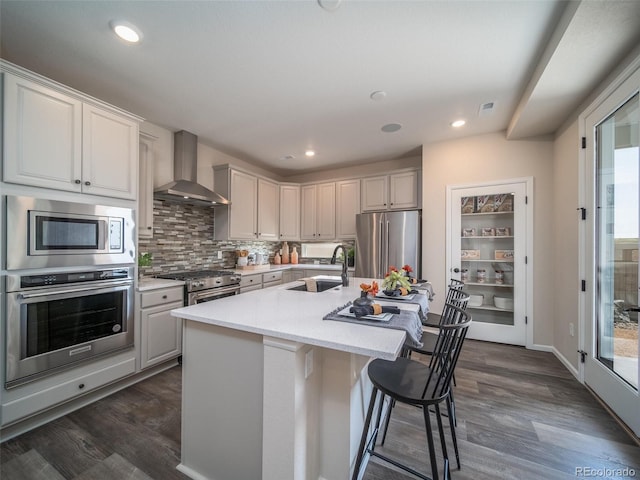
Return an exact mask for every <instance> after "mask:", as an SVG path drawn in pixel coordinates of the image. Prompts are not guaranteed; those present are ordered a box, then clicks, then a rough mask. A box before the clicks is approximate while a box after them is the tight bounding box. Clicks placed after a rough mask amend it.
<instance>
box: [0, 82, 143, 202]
mask: <svg viewBox="0 0 640 480" xmlns="http://www.w3.org/2000/svg"><path fill="white" fill-rule="evenodd" d="M57 87H58V86H57V84H53V83H52V84H51V86H49V85H47V84H46V81H45V80H44V79H40V80H38V81H32V80H29V79H27V78H23V77H22V76H17V75H13V74H11V73H9V72H4V122H3V123H4V167H3V180H4V181H5V182H8V183H16V184H20V185H32V186H36V187H43V188H52V189H56V190H66V191H70V192H82V193H90V194H94V195H104V196H109V197H117V198H124V199H129V200H135V198H136V194H137V183H138V176H137V171H138V119H137V118H135V117H133V116H128V115H126V114H125V113H124V112H121V111H119V110H116V109H111V108H109V106H107V105H106V104H105V105H104V106H98V105H97V104H96V103H95V102H84V101H83V100H82V98H80V97H79V96H76V95H71V94H68V93H67V92H65V91H64V90H63V87H62V86H60V87H59V88H57Z"/></svg>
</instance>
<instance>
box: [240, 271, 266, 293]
mask: <svg viewBox="0 0 640 480" xmlns="http://www.w3.org/2000/svg"><path fill="white" fill-rule="evenodd" d="M261 288H262V274H261V273H254V274H253V275H242V277H241V278H240V293H247V292H250V291H251V290H260V289H261Z"/></svg>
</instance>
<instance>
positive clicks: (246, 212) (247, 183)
mask: <svg viewBox="0 0 640 480" xmlns="http://www.w3.org/2000/svg"><path fill="white" fill-rule="evenodd" d="M228 198H229V200H230V201H231V205H230V206H228V207H223V208H227V209H228V210H229V212H230V217H229V237H230V238H235V239H242V240H254V239H255V238H256V237H257V236H258V231H257V222H258V208H257V207H258V179H257V178H256V177H254V176H253V175H248V174H246V173H244V172H239V171H237V170H232V171H231V192H230V195H229V197H228ZM214 225H215V224H214ZM214 228H215V226H214Z"/></svg>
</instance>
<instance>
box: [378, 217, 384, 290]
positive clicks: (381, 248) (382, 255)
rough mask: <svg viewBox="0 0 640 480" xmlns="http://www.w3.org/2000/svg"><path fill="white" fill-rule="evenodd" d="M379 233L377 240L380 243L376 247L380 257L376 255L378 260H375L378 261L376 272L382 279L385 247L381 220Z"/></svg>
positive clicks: (381, 221)
mask: <svg viewBox="0 0 640 480" xmlns="http://www.w3.org/2000/svg"><path fill="white" fill-rule="evenodd" d="M379 231H380V238H379V240H380V243H379V244H378V245H379V247H378V248H379V249H380V255H378V259H377V260H378V267H377V270H378V272H380V273H379V274H380V276H381V278H382V277H384V274H385V271H384V265H383V263H384V252H385V245H384V222H383V220H380V228H379Z"/></svg>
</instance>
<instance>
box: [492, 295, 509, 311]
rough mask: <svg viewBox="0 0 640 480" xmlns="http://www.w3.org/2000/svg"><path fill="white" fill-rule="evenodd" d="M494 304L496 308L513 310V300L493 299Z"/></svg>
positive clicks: (495, 297)
mask: <svg viewBox="0 0 640 480" xmlns="http://www.w3.org/2000/svg"><path fill="white" fill-rule="evenodd" d="M493 304H494V305H495V306H496V308H502V309H503V310H513V298H509V297H499V296H497V295H496V296H494V297H493Z"/></svg>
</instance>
